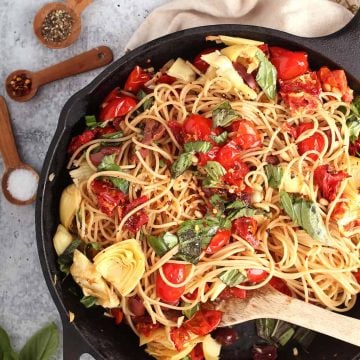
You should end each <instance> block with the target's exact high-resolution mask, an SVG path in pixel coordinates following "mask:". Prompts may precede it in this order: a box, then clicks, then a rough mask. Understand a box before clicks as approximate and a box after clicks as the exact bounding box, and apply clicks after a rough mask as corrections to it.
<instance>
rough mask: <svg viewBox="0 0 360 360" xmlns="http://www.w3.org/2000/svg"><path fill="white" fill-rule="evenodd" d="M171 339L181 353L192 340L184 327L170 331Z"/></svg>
mask: <svg viewBox="0 0 360 360" xmlns="http://www.w3.org/2000/svg"><path fill="white" fill-rule="evenodd" d="M170 339H171V340H172V342H173V343H174V345H175V348H176V350H178V351H180V350H182V348H183V347H184V344H185V343H186V342H187V341H189V340H190V335H189V333H188V331H187V330H186V329H185V327H184V326H181V327H179V328H176V327H173V328H171V330H170Z"/></svg>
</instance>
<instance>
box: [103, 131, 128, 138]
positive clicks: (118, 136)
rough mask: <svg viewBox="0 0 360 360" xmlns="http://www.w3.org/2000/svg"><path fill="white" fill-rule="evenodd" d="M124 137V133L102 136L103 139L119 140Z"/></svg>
mask: <svg viewBox="0 0 360 360" xmlns="http://www.w3.org/2000/svg"><path fill="white" fill-rule="evenodd" d="M123 135H124V133H123V132H122V131H117V132H113V133H110V134H104V135H101V138H102V139H118V138H121V137H122V136H123Z"/></svg>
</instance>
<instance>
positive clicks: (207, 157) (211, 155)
mask: <svg viewBox="0 0 360 360" xmlns="http://www.w3.org/2000/svg"><path fill="white" fill-rule="evenodd" d="M219 150H220V147H219V146H213V147H212V148H211V149H210V150H209V151H208V152H206V153H198V154H196V156H197V158H198V159H199V161H198V165H199V166H205V165H206V163H207V162H208V161H211V160H214V159H215V158H216V154H217V153H218V151H219Z"/></svg>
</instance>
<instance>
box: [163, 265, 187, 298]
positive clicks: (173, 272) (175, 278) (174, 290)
mask: <svg viewBox="0 0 360 360" xmlns="http://www.w3.org/2000/svg"><path fill="white" fill-rule="evenodd" d="M162 270H163V273H164V276H165V277H166V279H167V280H168V281H169V282H170V283H173V284H180V283H182V282H183V281H184V280H185V278H186V267H185V265H183V264H174V263H166V264H164V265H163V266H162ZM184 291H185V286H180V287H172V286H169V285H168V284H166V283H165V281H164V280H163V279H162V277H161V275H160V274H158V275H157V277H156V295H157V296H158V297H159V298H160V299H161V300H163V301H165V302H175V301H177V300H179V299H180V296H181V295H182V294H183V293H184Z"/></svg>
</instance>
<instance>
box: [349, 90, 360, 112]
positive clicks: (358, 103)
mask: <svg viewBox="0 0 360 360" xmlns="http://www.w3.org/2000/svg"><path fill="white" fill-rule="evenodd" d="M350 109H351V111H352V112H353V114H354V115H356V116H359V117H360V95H358V96H356V97H355V99H354V100H353V101H352V103H351V104H350Z"/></svg>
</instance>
